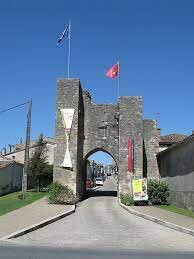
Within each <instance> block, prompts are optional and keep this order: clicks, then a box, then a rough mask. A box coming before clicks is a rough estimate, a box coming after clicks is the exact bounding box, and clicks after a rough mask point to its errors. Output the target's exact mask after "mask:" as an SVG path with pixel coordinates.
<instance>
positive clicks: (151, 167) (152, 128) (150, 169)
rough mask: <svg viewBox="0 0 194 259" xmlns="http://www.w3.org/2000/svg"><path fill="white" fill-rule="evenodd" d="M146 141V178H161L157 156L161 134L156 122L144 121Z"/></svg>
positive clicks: (144, 137)
mask: <svg viewBox="0 0 194 259" xmlns="http://www.w3.org/2000/svg"><path fill="white" fill-rule="evenodd" d="M143 140H144V173H143V174H144V176H145V177H148V178H155V179H157V178H159V170H158V163H157V159H156V155H157V154H158V152H159V140H160V134H159V130H158V129H157V125H156V121H154V120H144V121H143Z"/></svg>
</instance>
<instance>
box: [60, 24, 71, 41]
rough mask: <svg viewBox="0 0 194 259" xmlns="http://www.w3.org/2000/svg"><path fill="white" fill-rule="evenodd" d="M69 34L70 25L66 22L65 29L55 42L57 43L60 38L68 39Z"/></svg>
mask: <svg viewBox="0 0 194 259" xmlns="http://www.w3.org/2000/svg"><path fill="white" fill-rule="evenodd" d="M69 36H70V25H69V24H68V25H67V26H66V28H65V30H64V31H63V33H62V35H61V37H60V38H59V39H58V41H57V44H59V43H60V42H61V41H62V39H69Z"/></svg>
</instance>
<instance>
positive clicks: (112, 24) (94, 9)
mask: <svg viewBox="0 0 194 259" xmlns="http://www.w3.org/2000/svg"><path fill="white" fill-rule="evenodd" d="M193 14H194V1H192V0H187V1H179V0H170V1H169V0H157V1H155V0H147V1H145V0H139V1H131V0H122V1H118V0H109V1H104V0H93V1H91V0H71V1H65V0H63V1H62V0H56V1H53V0H33V1H32V0H31V1H30V0H28V1H26V0H17V1H15V0H1V3H0V33H1V34H0V35H1V40H0V86H1V94H0V110H2V109H5V108H7V107H10V106H13V105H17V104H19V103H22V102H25V101H26V100H29V99H30V98H32V99H33V113H32V138H33V139H34V138H36V137H37V136H38V135H39V134H40V133H43V134H44V135H46V136H54V115H55V96H56V90H55V88H56V78H57V77H66V76H67V50H68V42H67V41H64V42H63V44H62V45H60V46H59V47H57V46H56V41H57V38H58V37H59V36H60V34H61V32H62V31H63V29H64V27H65V25H66V24H67V23H68V20H69V19H70V18H71V20H72V38H71V39H72V40H71V77H78V78H80V79H81V83H82V86H83V87H84V88H86V89H87V90H89V91H90V92H91V94H92V98H93V101H94V102H96V103H114V102H116V100H117V83H116V80H111V79H109V78H106V77H105V72H106V70H107V69H108V68H109V67H111V66H112V65H113V64H114V63H115V62H116V61H117V60H118V59H119V60H120V86H121V89H120V94H121V95H141V96H143V102H144V111H143V112H144V117H145V118H155V113H157V112H159V113H160V115H159V126H160V127H161V129H162V134H169V133H172V132H177V133H183V134H191V131H192V129H193V128H194V127H193V95H194V87H193V85H194V73H193V72H194V47H193V46H194V15H193ZM26 111H27V107H23V108H19V109H17V110H15V111H12V112H7V113H4V114H1V115H0V125H1V127H0V147H2V146H5V145H7V144H9V143H14V142H16V141H18V140H19V139H20V137H23V138H25V119H26Z"/></svg>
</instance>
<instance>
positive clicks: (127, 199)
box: [120, 193, 134, 206]
mask: <svg viewBox="0 0 194 259" xmlns="http://www.w3.org/2000/svg"><path fill="white" fill-rule="evenodd" d="M120 198H121V203H123V204H124V205H126V206H132V205H134V200H133V197H132V196H131V195H130V194H128V193H121V195H120Z"/></svg>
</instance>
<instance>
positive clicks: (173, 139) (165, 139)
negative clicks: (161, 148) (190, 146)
mask: <svg viewBox="0 0 194 259" xmlns="http://www.w3.org/2000/svg"><path fill="white" fill-rule="evenodd" d="M187 137H188V136H187V135H182V134H176V133H174V134H169V135H165V136H161V137H160V143H172V144H173V143H177V142H179V141H183V140H184V139H185V138H187Z"/></svg>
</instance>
